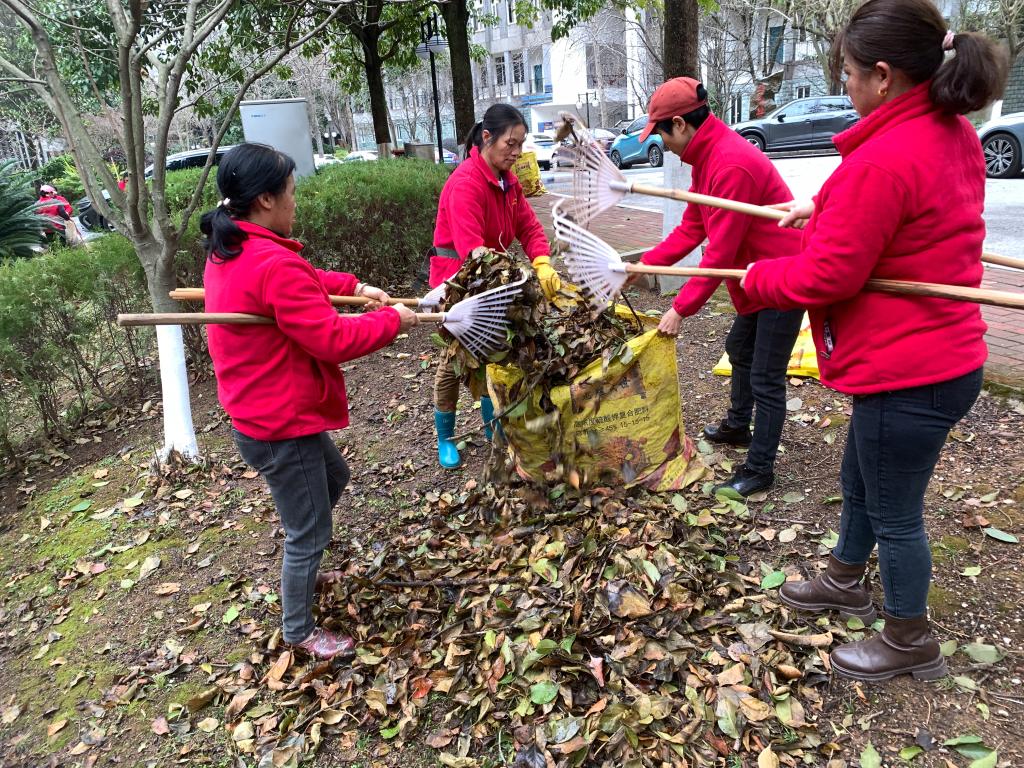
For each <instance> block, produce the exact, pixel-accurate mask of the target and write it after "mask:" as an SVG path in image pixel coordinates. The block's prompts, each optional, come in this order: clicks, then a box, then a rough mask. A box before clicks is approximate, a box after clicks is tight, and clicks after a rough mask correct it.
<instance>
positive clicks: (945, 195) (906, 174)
mask: <svg viewBox="0 0 1024 768" xmlns="http://www.w3.org/2000/svg"><path fill="white" fill-rule="evenodd" d="M930 85H931V83H930V82H926V83H922V84H921V85H919V86H917V87H915V88H913V89H912V90H911V91H909V92H908V93H905V94H903V95H902V96H900V97H899V98H896V99H894V100H893V101H891V102H889V103H888V104H884V105H882V106H881V107H879V108H878V109H876V110H875V111H874V112H872V113H871V114H870V115H868V116H867V117H865V118H864V119H863V120H861V121H860V122H859V123H857V124H856V125H855V126H853V127H852V128H850V129H849V130H847V131H844V132H843V133H841V134H839V135H838V136H836V137H835V139H834V142H835V145H836V147H837V148H838V149H839V152H840V154H841V155H842V156H843V161H842V163H841V164H840V166H839V168H837V169H836V171H835V172H834V173H833V174H832V176H830V177H829V179H828V180H827V181H826V182H825V184H824V185H823V186H822V188H821V192H820V193H819V194H818V196H817V197H816V198H815V211H814V215H813V216H812V217H811V220H810V221H809V222H808V224H807V227H806V229H805V230H804V237H803V249H802V250H801V251H800V252H799V254H798V255H794V256H790V257H789V258H784V259H773V260H771V261H766V262H759V263H758V264H755V265H754V267H753V268H752V269H751V271H750V272H749V273H748V275H747V278H746V282H745V285H746V291H747V293H749V294H750V296H751V298H752V299H753V300H754V301H761V302H764V303H766V304H768V305H770V306H773V307H780V308H783V309H789V308H791V307H808V308H809V309H810V315H811V324H812V331H813V333H814V341H815V346H816V347H817V349H818V366H819V368H820V370H821V380H822V382H823V383H825V384H827V385H828V386H830V387H833V388H834V389H837V390H839V391H840V392H846V393H848V394H854V395H865V394H872V393H875V392H884V391H889V390H895V389H905V388H909V387H918V386H924V385H926V384H935V383H938V382H941V381H948V380H950V379H954V378H956V377H958V376H962V375H964V374H966V373H970V372H971V371H973V370H975V369H977V368H979V367H980V366H981V365H982V364H983V363H984V362H985V358H986V357H987V355H988V349H987V348H986V346H985V341H984V338H983V337H984V335H985V329H986V326H985V323H984V322H983V321H982V319H981V309H980V307H979V306H978V305H977V304H972V303H970V302H963V301H952V300H950V299H933V298H923V297H919V296H900V295H895V294H887V293H873V292H869V291H864V290H863V288H864V283H865V281H866V280H868V279H869V278H872V277H875V278H889V279H894V280H917V281H923V282H931V283H949V284H951V285H965V286H970V287H977V286H979V285H980V284H981V277H982V264H981V251H982V244H983V241H984V239H985V223H984V221H983V220H982V210H983V208H984V203H985V159H984V155H983V154H982V151H981V144H980V143H979V141H978V135H977V134H976V133H975V131H974V129H973V128H972V127H971V124H970V123H969V122H968V121H967V120H966V119H965V118H963V117H961V116H958V115H946V114H943V113H942V112H940V111H939V110H938V109H937V108H936V107H935V105H934V104H933V103H932V101H931V98H930V97H929V93H928V90H929V87H930Z"/></svg>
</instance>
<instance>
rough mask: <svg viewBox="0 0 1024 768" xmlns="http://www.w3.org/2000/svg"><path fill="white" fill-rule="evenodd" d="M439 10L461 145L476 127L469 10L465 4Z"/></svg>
mask: <svg viewBox="0 0 1024 768" xmlns="http://www.w3.org/2000/svg"><path fill="white" fill-rule="evenodd" d="M440 8H441V13H442V14H443V15H444V23H445V26H446V27H447V30H448V51H449V53H450V54H451V70H452V102H453V104H452V105H453V108H454V111H455V140H456V141H457V142H458V143H459V144H462V143H463V142H464V141H465V140H466V136H467V135H468V134H469V131H470V129H472V127H473V125H474V124H475V123H476V106H475V104H474V101H473V66H472V64H471V63H470V59H469V8H468V6H467V3H466V0H451V1H450V2H447V3H441V4H440Z"/></svg>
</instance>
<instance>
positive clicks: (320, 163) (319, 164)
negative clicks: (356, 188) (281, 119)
mask: <svg viewBox="0 0 1024 768" xmlns="http://www.w3.org/2000/svg"><path fill="white" fill-rule="evenodd" d="M340 162H341V159H340V158H337V157H335V156H334V155H317V154H314V155H313V167H314V168H316V169H317V170H318V171H319V170H320V169H321V168H323V167H324V166H325V165H334V164H335V163H340Z"/></svg>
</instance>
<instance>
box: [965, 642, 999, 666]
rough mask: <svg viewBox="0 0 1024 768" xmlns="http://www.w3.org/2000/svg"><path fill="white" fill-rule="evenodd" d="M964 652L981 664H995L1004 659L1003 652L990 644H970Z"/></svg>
mask: <svg viewBox="0 0 1024 768" xmlns="http://www.w3.org/2000/svg"><path fill="white" fill-rule="evenodd" d="M963 652H964V653H966V654H967V655H968V656H970V657H971V658H972V659H973V660H974V661H976V662H978V663H979V664H995V663H996V662H997V661H999V660H1000V659H1001V658H1003V653H1002V651H1000V650H999V649H998V648H996V647H995V646H994V645H989V644H988V643H968V644H967V645H965V646H964V647H963Z"/></svg>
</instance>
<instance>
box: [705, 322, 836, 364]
mask: <svg viewBox="0 0 1024 768" xmlns="http://www.w3.org/2000/svg"><path fill="white" fill-rule="evenodd" d="M711 372H712V373H714V374H717V375H719V376H731V375H732V364H731V363H730V362H729V355H727V354H723V355H722V359H721V360H719V361H718V365H716V366H715V367H714V368H713V369H712V370H711ZM786 375H787V376H809V377H811V378H815V379H820V378H821V375H820V373H819V371H818V352H817V350H816V349H815V348H814V338H813V337H812V336H811V318H810V317H808V316H807V313H806V312H804V319H803V323H801V325H800V335H799V336H797V337H796V343H795V344H794V345H793V354H791V355H790V356H789V365H788V366H787V367H786Z"/></svg>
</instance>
